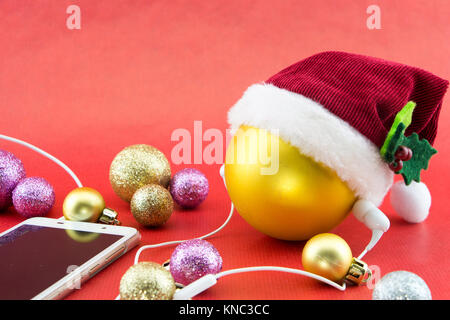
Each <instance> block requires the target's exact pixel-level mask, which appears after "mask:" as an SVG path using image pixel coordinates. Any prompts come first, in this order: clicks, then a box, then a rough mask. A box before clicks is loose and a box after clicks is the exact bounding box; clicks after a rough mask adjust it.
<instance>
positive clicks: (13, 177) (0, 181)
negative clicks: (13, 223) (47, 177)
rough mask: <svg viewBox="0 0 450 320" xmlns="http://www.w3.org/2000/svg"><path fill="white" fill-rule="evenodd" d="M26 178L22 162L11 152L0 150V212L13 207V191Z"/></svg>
mask: <svg viewBox="0 0 450 320" xmlns="http://www.w3.org/2000/svg"><path fill="white" fill-rule="evenodd" d="M25 177H26V174H25V169H24V167H23V164H22V161H20V159H19V158H17V157H16V156H15V155H13V154H12V153H11V152H8V151H5V150H0V211H3V210H5V209H8V208H9V207H10V206H11V205H12V191H13V190H14V188H15V187H16V186H17V184H18V183H19V181H20V180H22V179H24V178H25Z"/></svg>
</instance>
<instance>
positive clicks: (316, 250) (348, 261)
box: [302, 233, 370, 284]
mask: <svg viewBox="0 0 450 320" xmlns="http://www.w3.org/2000/svg"><path fill="white" fill-rule="evenodd" d="M302 264H303V268H304V269H305V271H308V272H311V273H314V274H317V275H319V276H322V277H324V278H327V279H330V280H331V281H334V282H337V283H342V282H343V281H344V280H347V281H349V282H351V283H354V284H360V283H362V282H366V281H367V280H368V279H369V277H370V270H369V268H368V266H367V264H366V263H364V262H363V261H361V260H358V259H356V258H353V255H352V250H351V249H350V247H349V246H348V244H347V242H345V240H344V239H342V238H341V237H339V236H337V235H335V234H332V233H322V234H318V235H316V236H314V237H312V238H311V239H309V241H308V242H307V243H306V245H305V247H304V248H303V253H302Z"/></svg>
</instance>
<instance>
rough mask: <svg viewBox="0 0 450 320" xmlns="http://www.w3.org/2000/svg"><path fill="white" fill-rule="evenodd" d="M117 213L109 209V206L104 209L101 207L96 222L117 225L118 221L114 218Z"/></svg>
mask: <svg viewBox="0 0 450 320" xmlns="http://www.w3.org/2000/svg"><path fill="white" fill-rule="evenodd" d="M118 215H119V214H118V213H117V212H116V211H115V210H113V209H110V208H105V209H103V211H102V214H101V216H100V218H98V222H100V223H104V224H112V225H116V226H119V225H120V221H119V220H117V219H116V218H117V216H118Z"/></svg>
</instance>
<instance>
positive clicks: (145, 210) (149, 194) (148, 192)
mask: <svg viewBox="0 0 450 320" xmlns="http://www.w3.org/2000/svg"><path fill="white" fill-rule="evenodd" d="M172 211H173V200H172V196H171V195H170V192H169V191H167V189H165V188H163V187H161V186H160V185H158V184H149V185H146V186H143V187H142V188H140V189H138V190H137V191H136V192H135V193H134V195H133V197H132V198H131V213H132V214H133V216H134V218H135V219H136V220H137V222H139V223H140V224H142V225H144V226H148V227H157V226H160V225H162V224H164V223H165V222H166V221H167V220H168V219H169V218H170V216H171V214H172Z"/></svg>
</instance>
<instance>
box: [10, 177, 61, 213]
mask: <svg viewBox="0 0 450 320" xmlns="http://www.w3.org/2000/svg"><path fill="white" fill-rule="evenodd" d="M12 201H13V204H14V208H15V209H16V211H17V212H18V213H20V214H21V215H22V216H24V217H25V218H31V217H42V216H45V215H46V214H47V213H48V212H49V211H50V209H51V208H52V207H53V204H54V203H55V192H54V191H53V187H52V186H51V184H50V183H48V182H47V180H45V179H44V178H39V177H30V178H25V179H23V180H22V181H20V182H19V184H18V185H17V186H16V188H15V189H14V191H13V193H12Z"/></svg>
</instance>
